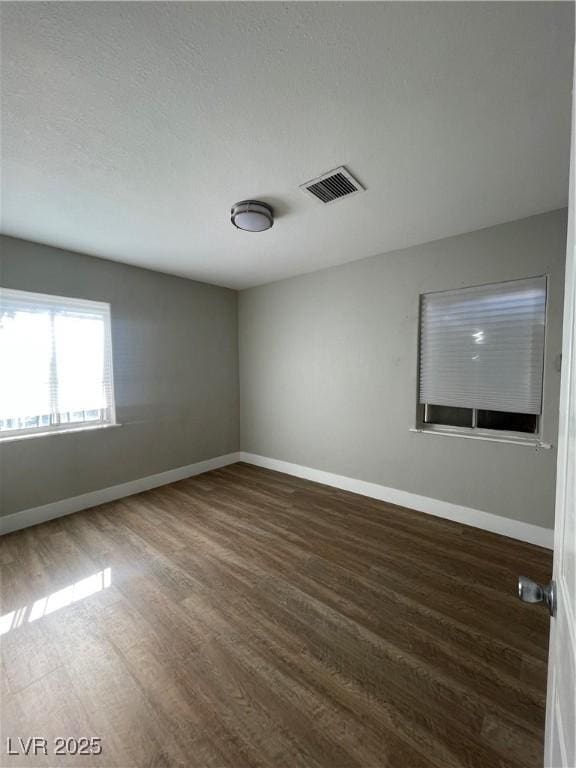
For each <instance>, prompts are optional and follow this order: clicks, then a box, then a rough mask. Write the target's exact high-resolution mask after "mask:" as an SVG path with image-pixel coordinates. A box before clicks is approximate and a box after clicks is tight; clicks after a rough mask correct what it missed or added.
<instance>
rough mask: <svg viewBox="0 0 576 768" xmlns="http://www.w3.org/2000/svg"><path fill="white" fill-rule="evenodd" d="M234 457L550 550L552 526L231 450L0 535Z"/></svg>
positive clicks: (11, 520) (2, 522)
mask: <svg viewBox="0 0 576 768" xmlns="http://www.w3.org/2000/svg"><path fill="white" fill-rule="evenodd" d="M238 461H245V462H246V463H248V464H254V465H256V466H258V467H265V468H266V469H273V470H275V471H276V472H284V473H285V474H287V475H294V476H295V477H302V478H304V479H305V480H312V481H313V482H315V483H322V484H323V485H330V486H332V487H334V488H340V489H341V490H344V491H351V492H352V493H358V494H360V495H361V496H369V497H370V498H372V499H378V500H379V501H387V502H389V503H390V504H398V505H399V506H402V507H408V508H410V509H415V510H417V511H418V512H424V513H426V514H428V515H435V516H436V517H443V518H445V519H447V520H454V521H456V522H458V523H464V524H465V525H471V526H473V527H474V528H482V529H483V530H485V531H491V532H492V533H499V534H501V535H502V536H509V537H510V538H512V539H519V540H520V541H527V542H529V543H530V544H537V545H538V546H540V547H546V548H547V549H553V546H554V531H553V530H551V529H549V528H541V527H540V526H538V525H532V524H531V523H523V522H520V521H519V520H510V519H509V518H507V517H501V516H499V515H494V514H491V513H490V512H482V511H481V510H479V509H471V508H470V507H462V506H460V505H458V504H452V503H450V502H448V501H440V500H439V499H431V498H429V497H427V496H419V495H418V494H415V493H409V492H408V491H400V490H398V489H397V488H388V487H386V486H385V485H379V484H378V483H369V482H366V481H364V480H356V479H354V478H352V477H345V476H344V475H335V474H333V473H332V472H324V471H323V470H321V469H313V468H312V467H303V466H301V465H300V464H291V463H290V462H288V461H280V460H279V459H270V458H267V457H266V456H257V455H256V454H253V453H246V452H240V453H229V454H227V455H225V456H217V457H215V458H213V459H207V460H206V461H199V462H197V463H196V464H188V465H187V466H185V467H178V468H177V469H169V470H168V471H167V472H160V473H158V474H156V475H149V476H148V477H141V478H139V479H138V480H132V481H130V482H128V483H121V484H120V485H113V486H111V487H109V488H102V489H100V490H98V491H92V492H90V493H84V494H82V495H81V496H74V497H72V498H69V499H62V500H60V501H55V502H52V503H51V504H45V505H43V506H41V507H33V508H32V509H24V510H22V511H21V512H15V513H14V514H12V515H7V516H6V517H0V535H2V534H5V533H11V532H12V531H18V530H20V529H21V528H28V527H29V526H31V525H37V524H38V523H44V522H46V521H47V520H53V519H54V518H56V517H62V516H63V515H69V514H72V513H73V512H80V511H81V510H83V509H88V508H89V507H96V506H98V504H105V503H106V502H108V501H116V500H117V499H121V498H124V497H125V496H131V495H132V494H134V493H141V492H142V491H148V490H150V489H151V488H158V487H159V486H161V485H167V484H168V483H175V482H176V481H177V480H184V479H185V478H187V477H193V476H194V475H200V474H202V473H203V472H209V471H210V470H211V469H219V468H220V467H226V466H228V465H229V464H235V463H236V462H238Z"/></svg>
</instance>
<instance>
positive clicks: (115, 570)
mask: <svg viewBox="0 0 576 768" xmlns="http://www.w3.org/2000/svg"><path fill="white" fill-rule="evenodd" d="M0 568H1V576H2V584H1V601H2V604H1V610H0V613H2V614H3V619H2V624H3V628H4V632H5V634H3V635H2V638H1V652H2V688H1V690H0V692H1V696H2V700H1V702H2V709H1V714H2V734H1V738H2V745H1V749H2V751H1V754H2V758H1V759H2V765H3V766H16V765H50V766H68V765H74V766H89V765H90V766H92V765H96V766H102V767H103V766H116V767H117V768H132V767H136V766H138V767H139V766H149V767H150V768H151V767H153V766H154V767H166V768H173V767H179V766H182V768H195V767H196V766H198V767H199V768H228V767H229V768H245V767H247V766H274V767H278V768H296V766H306V768H313V767H314V766H316V767H318V768H320V767H322V768H355V767H360V768H377V767H378V768H380V766H382V767H384V766H389V767H390V768H425V767H426V768H427V767H432V766H434V767H435V768H456V767H458V768H461V767H463V766H466V768H540V767H541V765H542V742H543V726H544V704H545V686H546V649H547V643H548V618H547V615H546V612H545V611H544V610H542V608H541V607H539V606H529V605H523V604H521V603H520V602H519V601H518V600H517V598H516V597H515V583H516V578H517V575H518V574H521V573H525V574H528V575H530V576H532V577H533V578H535V579H538V580H541V581H547V580H548V579H549V578H550V573H551V553H549V552H547V551H545V550H541V549H539V548H537V547H533V546H530V545H527V544H522V543H519V542H515V541H512V540H510V539H505V538H502V537H499V536H496V535H493V534H489V533H486V532H483V531H479V530H476V529H473V528H468V527H465V526H462V525H459V524H456V523H450V522H447V521H444V520H440V519H438V518H434V517H430V516H426V515H423V514H420V513H417V512H412V511H410V510H406V509H400V508H398V507H393V506H391V505H388V504H384V503H381V502H377V501H373V500H370V499H367V498H364V497H361V496H356V495H354V494H351V493H346V492H342V491H336V490H334V489H331V488H328V487H325V486H321V485H316V484H314V483H310V482H307V481H304V480H299V479H295V478H292V477H288V476H286V475H281V474H278V473H275V472H270V471H267V470H262V469H257V468H255V467H251V466H248V465H245V464H236V465H234V466H231V467H228V468H226V469H222V470H218V471H214V472H210V473H208V474H205V475H201V476H198V477H195V478H191V479H190V480H184V481H182V482H179V483H174V484H173V485H169V486H164V487H163V488H159V489H157V490H154V491H149V492H147V493H142V494H139V495H137V496H131V497H129V498H126V499H124V500H122V501H118V502H114V503H110V504H105V505H103V506H100V507H97V508H94V509H91V510H87V511H85V512H81V513H78V514H75V515H71V516H68V517H65V518H60V519H58V520H54V521H52V522H50V523H45V524H43V525H41V526H36V527H34V528H30V529H27V530H24V531H20V532H18V533H14V534H11V535H9V536H5V537H3V539H1V540H0ZM30 736H38V737H42V738H46V739H47V742H48V743H47V751H48V756H46V757H44V756H42V755H40V756H37V757H31V756H28V757H26V756H23V755H12V756H8V754H7V738H8V737H10V738H11V745H12V751H18V748H19V747H20V745H19V743H18V741H17V739H18V737H21V738H22V739H23V740H24V741H25V740H26V739H27V738H28V737H30ZM57 737H64V738H68V737H73V738H76V739H78V738H79V737H87V738H90V737H99V738H100V739H101V742H102V754H101V755H98V756H96V755H92V756H90V755H86V756H79V755H76V756H68V757H56V756H54V739H55V738H57ZM69 746H70V747H71V748H72V749H74V742H70V745H69ZM81 746H82V744H81ZM20 751H21V747H20Z"/></svg>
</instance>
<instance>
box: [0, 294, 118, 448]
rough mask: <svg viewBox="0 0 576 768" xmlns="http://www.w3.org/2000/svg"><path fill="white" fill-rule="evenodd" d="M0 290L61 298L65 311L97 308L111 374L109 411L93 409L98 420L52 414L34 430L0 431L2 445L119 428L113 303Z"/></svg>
mask: <svg viewBox="0 0 576 768" xmlns="http://www.w3.org/2000/svg"><path fill="white" fill-rule="evenodd" d="M1 290H2V291H7V292H9V293H10V294H17V293H20V294H23V295H27V296H31V295H37V296H39V297H46V298H48V299H50V300H51V301H52V302H54V304H55V306H57V303H56V302H57V300H58V299H60V300H61V305H60V306H61V307H62V308H66V307H73V306H74V305H77V306H78V307H86V308H89V307H90V306H92V307H93V308H94V309H96V308H97V309H98V310H99V312H100V313H101V314H102V319H103V325H104V355H105V359H106V365H107V367H108V369H109V371H110V390H109V391H110V396H109V402H108V405H107V407H106V408H99V409H91V410H99V411H100V416H99V418H98V419H89V420H84V421H67V422H62V421H60V415H59V414H58V415H56V416H53V415H50V421H51V423H50V424H41V425H38V426H34V427H23V428H19V429H4V430H2V429H0V443H3V442H10V441H12V440H22V439H26V438H32V437H43V436H46V435H58V434H67V433H73V432H86V431H93V430H97V429H105V428H108V427H116V426H120V425H119V424H118V421H117V419H116V402H115V392H114V355H113V349H112V307H111V305H110V303H109V302H106V301H96V300H93V299H79V298H77V297H70V296H61V295H58V294H51V293H40V292H39V291H24V290H20V289H16V288H6V287H4V286H2V287H1ZM78 412H79V411H72V412H69V414H70V415H72V413H78ZM83 413H86V411H85V410H84V411H83ZM47 415H48V414H47ZM52 419H55V420H54V422H52Z"/></svg>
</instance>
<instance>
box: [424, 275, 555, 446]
mask: <svg viewBox="0 0 576 768" xmlns="http://www.w3.org/2000/svg"><path fill="white" fill-rule="evenodd" d="M539 277H541V278H544V279H545V285H546V302H545V309H544V344H543V349H542V401H541V402H542V405H541V412H540V413H539V414H536V417H537V429H536V431H535V432H515V431H512V430H503V429H486V428H482V427H478V426H476V419H477V411H478V410H482V409H480V408H472V409H471V410H472V412H473V413H472V426H471V427H461V426H454V425H450V424H430V423H427V422H426V421H425V418H426V413H425V409H426V407H427V406H429V405H441V403H421V402H420V354H421V349H422V345H421V343H422V298H423V296H424V295H425V294H428V293H447V292H455V291H459V290H466V289H467V288H475V287H478V288H480V287H484V286H488V285H504V284H506V283H514V282H517V281H519V280H530V279H535V278H539ZM549 288H550V276H549V275H548V274H547V273H544V274H539V275H531V276H528V277H521V278H512V279H510V280H498V281H495V282H490V283H477V284H475V285H473V286H464V287H462V286H459V287H457V288H446V289H442V290H436V291H424V292H423V293H420V294H418V327H417V347H416V420H415V426H414V427H412V428H411V430H410V431H411V432H420V433H426V434H432V435H444V436H448V437H464V438H472V439H476V440H488V441H492V442H500V443H502V442H504V443H516V444H520V445H528V446H533V447H534V446H536V447H540V448H551V447H552V446H551V444H549V443H546V442H544V441H543V425H544V398H545V393H546V348H547V343H548V320H549V317H548V315H549V298H550V290H549Z"/></svg>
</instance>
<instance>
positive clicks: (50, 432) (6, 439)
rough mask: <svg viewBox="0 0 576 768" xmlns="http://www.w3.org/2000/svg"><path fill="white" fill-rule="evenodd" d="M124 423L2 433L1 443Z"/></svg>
mask: <svg viewBox="0 0 576 768" xmlns="http://www.w3.org/2000/svg"><path fill="white" fill-rule="evenodd" d="M121 426H122V424H96V425H95V426H93V427H71V428H70V429H52V430H47V431H46V432H32V433H30V434H28V435H9V434H5V435H0V445H2V444H3V443H15V442H16V441H18V440H32V439H33V438H35V437H53V436H54V435H71V434H77V433H78V432H96V431H97V430H100V429H114V428H115V427H121Z"/></svg>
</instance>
